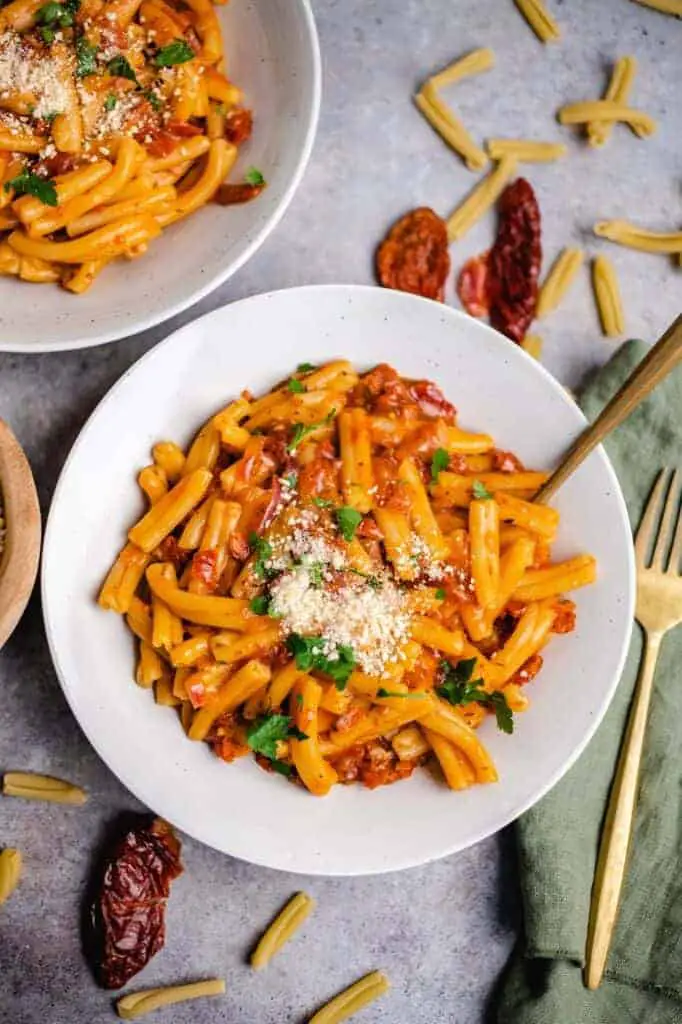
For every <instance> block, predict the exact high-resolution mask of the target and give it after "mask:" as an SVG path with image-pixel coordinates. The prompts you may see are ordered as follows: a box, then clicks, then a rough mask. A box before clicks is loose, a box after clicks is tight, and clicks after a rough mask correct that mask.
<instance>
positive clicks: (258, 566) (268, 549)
mask: <svg viewBox="0 0 682 1024" xmlns="http://www.w3.org/2000/svg"><path fill="white" fill-rule="evenodd" d="M249 547H250V548H251V550H252V551H253V553H254V554H255V556H256V559H255V561H254V563H253V571H254V573H255V575H256V576H258V578H259V579H262V580H263V579H270V578H271V577H272V576H274V575H276V571H275V570H273V569H271V568H270V567H269V566H267V565H266V564H265V563H266V562H267V560H268V559H269V558H271V557H272V544H271V543H270V542H269V541H267V540H266V539H265V537H259V536H258V534H257V533H250V534H249Z"/></svg>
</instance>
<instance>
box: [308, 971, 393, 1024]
mask: <svg viewBox="0 0 682 1024" xmlns="http://www.w3.org/2000/svg"><path fill="white" fill-rule="evenodd" d="M390 987H391V985H390V982H389V980H388V978H387V977H386V975H385V974H382V973H381V971H372V973H371V974H367V975H365V977H364V978H361V979H360V980H359V981H356V982H355V984H354V985H351V986H350V988H347V989H345V990H344V991H343V992H340V993H339V994H338V996H335V997H334V999H332V1000H331V1002H329V1003H327V1005H326V1006H323V1007H322V1009H321V1010H318V1011H317V1013H316V1014H315V1016H314V1017H311V1018H310V1021H309V1024H341V1021H343V1020H348V1018H349V1017H352V1016H353V1014H354V1013H357V1012H358V1010H362V1009H363V1007H365V1006H369V1004H370V1003H373V1002H374V1000H375V999H378V998H379V997H380V996H383V995H384V993H386V992H388V990H389V988H390Z"/></svg>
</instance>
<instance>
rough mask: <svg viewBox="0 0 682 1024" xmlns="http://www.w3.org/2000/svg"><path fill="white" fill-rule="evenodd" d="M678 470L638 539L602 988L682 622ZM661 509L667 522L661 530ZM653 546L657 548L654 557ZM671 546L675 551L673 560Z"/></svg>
mask: <svg viewBox="0 0 682 1024" xmlns="http://www.w3.org/2000/svg"><path fill="white" fill-rule="evenodd" d="M677 477H678V474H677V471H674V472H673V473H672V476H670V473H669V471H668V470H667V469H663V470H661V472H660V473H659V476H658V479H657V480H656V484H655V486H654V489H653V491H652V493H651V497H650V498H649V502H648V504H647V506H646V509H645V511H644V515H643V517H642V521H641V523H640V525H639V530H638V531H637V538H636V541H635V560H636V564H637V606H636V610H635V618H636V619H637V621H638V622H639V624H640V625H641V627H642V629H643V630H644V657H643V659H642V664H641V666H640V672H639V677H638V679H637V686H636V688H635V693H634V697H633V702H632V708H631V710H630V715H629V718H628V726H627V730H626V733H625V740H624V743H623V747H622V750H621V753H620V758H619V762H618V769H617V771H616V777H615V780H614V783H613V788H612V790H611V796H610V798H609V806H608V810H607V812H606V823H605V825H604V833H603V835H602V840H601V845H600V847H599V858H598V861H597V870H596V872H595V876H594V885H593V888H592V902H591V906H590V924H589V928H588V934H587V951H586V964H585V983H586V985H587V987H588V988H592V989H594V988H597V986H598V985H599V984H600V982H601V980H602V976H603V974H604V969H605V967H606V960H607V957H608V953H609V947H610V945H611V937H612V935H613V930H614V927H615V924H616V919H617V916H618V904H619V902H620V896H621V891H622V888H623V880H624V878H625V869H626V862H627V856H628V847H629V845H630V839H631V836H632V826H633V822H634V816H635V803H636V800H637V789H638V784H637V783H638V776H639V766H640V763H641V760H642V750H643V748H644V732H645V729H646V723H647V716H648V713H649V704H650V703H651V693H652V690H653V682H654V672H655V671H656V662H657V661H658V654H659V651H660V649H661V641H662V640H663V637H664V636H665V634H666V633H667V632H668V630H669V629H672V628H673V627H674V626H677V625H678V623H680V622H682V576H681V575H680V571H679V569H680V557H681V556H682V509H681V510H680V511H679V512H678V514H677V517H676V526H675V532H674V536H673V537H672V544H671V536H670V535H671V532H672V526H673V519H674V517H675V512H676V509H677V507H678V505H679V501H680V494H679V490H678V487H677ZM666 491H667V498H666V500H665V505H664V504H663V500H664V497H665V494H666ZM662 506H663V513H662V515H661V507H662ZM659 515H660V526H659V528H658V532H657V531H656V524H657V521H658V519H659ZM652 546H653V554H652V556H651V562H650V563H649V551H650V550H651V548H652ZM669 546H670V555H669V557H668V558H667V559H666V552H667V550H668V547H669Z"/></svg>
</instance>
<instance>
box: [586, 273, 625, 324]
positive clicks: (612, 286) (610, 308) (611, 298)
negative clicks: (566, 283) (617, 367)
mask: <svg viewBox="0 0 682 1024" xmlns="http://www.w3.org/2000/svg"><path fill="white" fill-rule="evenodd" d="M592 283H593V286H594V297H595V299H596V302H597V309H598V310H599V319H600V320H601V327H602V332H603V333H604V334H605V335H606V336H607V338H615V337H617V336H618V335H619V334H622V333H623V332H624V330H625V319H624V316H623V304H622V302H621V298H620V288H619V287H618V280H617V278H616V272H615V270H614V268H613V264H612V263H611V261H610V260H609V259H607V257H606V256H597V258H596V259H595V260H594V262H593V264H592Z"/></svg>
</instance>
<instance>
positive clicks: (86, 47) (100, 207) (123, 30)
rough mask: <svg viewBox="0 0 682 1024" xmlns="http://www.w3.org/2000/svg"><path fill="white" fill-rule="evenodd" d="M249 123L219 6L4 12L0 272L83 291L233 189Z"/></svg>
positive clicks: (55, 2) (247, 190)
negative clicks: (226, 50)
mask: <svg viewBox="0 0 682 1024" xmlns="http://www.w3.org/2000/svg"><path fill="white" fill-rule="evenodd" d="M251 124H252V119H251V112H250V111H249V110H248V109H246V108H245V107H243V106H242V94H241V92H240V90H239V89H238V88H237V87H236V86H235V85H234V84H233V83H232V82H231V81H230V80H229V79H228V77H226V73H225V70H224V57H223V40H222V36H221V31H220V26H219V23H218V19H217V17H216V13H215V10H214V5H213V3H212V2H211V0H108V2H103V0H47V2H45V0H42V2H41V0H38V2H36V0H13V2H11V3H9V4H7V5H6V6H4V7H3V8H2V9H1V10H0V239H2V240H0V273H2V274H5V275H12V276H16V277H19V278H21V279H22V280H25V281H34V282H40V283H42V282H49V281H57V282H60V283H61V284H62V285H63V286H64V287H65V288H67V289H68V290H70V291H71V292H74V293H81V292H83V291H85V290H86V289H87V288H88V287H89V286H90V285H91V284H92V282H93V281H94V279H95V278H96V277H97V275H98V274H99V273H100V271H101V270H102V269H103V268H104V267H105V266H106V265H107V263H109V262H110V261H111V260H113V259H115V258H117V257H120V256H124V257H126V258H128V259H134V258H136V257H138V256H141V255H142V254H143V253H144V252H145V251H146V250H147V248H148V246H149V243H150V242H152V241H153V240H154V239H155V238H157V237H158V236H159V235H160V234H161V232H162V230H163V229H164V228H166V227H168V226H169V225H171V224H174V223H175V222H176V221H179V220H181V219H183V218H184V217H187V216H189V215H190V214H192V213H194V211H195V210H198V209H199V208H200V207H202V206H204V205H205V204H206V203H208V202H209V201H211V200H212V199H217V200H218V201H219V202H222V203H224V204H228V203H234V202H244V201H246V200H248V199H251V198H254V197H255V196H256V195H258V194H259V193H260V191H261V190H262V188H263V187H264V184H265V182H264V180H263V178H262V175H261V174H260V172H259V171H257V170H256V169H255V168H251V169H250V170H249V171H248V172H247V175H246V180H245V181H243V182H241V183H232V184H226V183H225V179H226V178H227V176H228V174H229V172H230V171H231V169H232V167H233V166H234V163H235V161H236V158H237V153H238V148H239V146H240V144H241V143H243V142H244V141H246V140H247V139H248V138H249V136H250V133H251Z"/></svg>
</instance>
